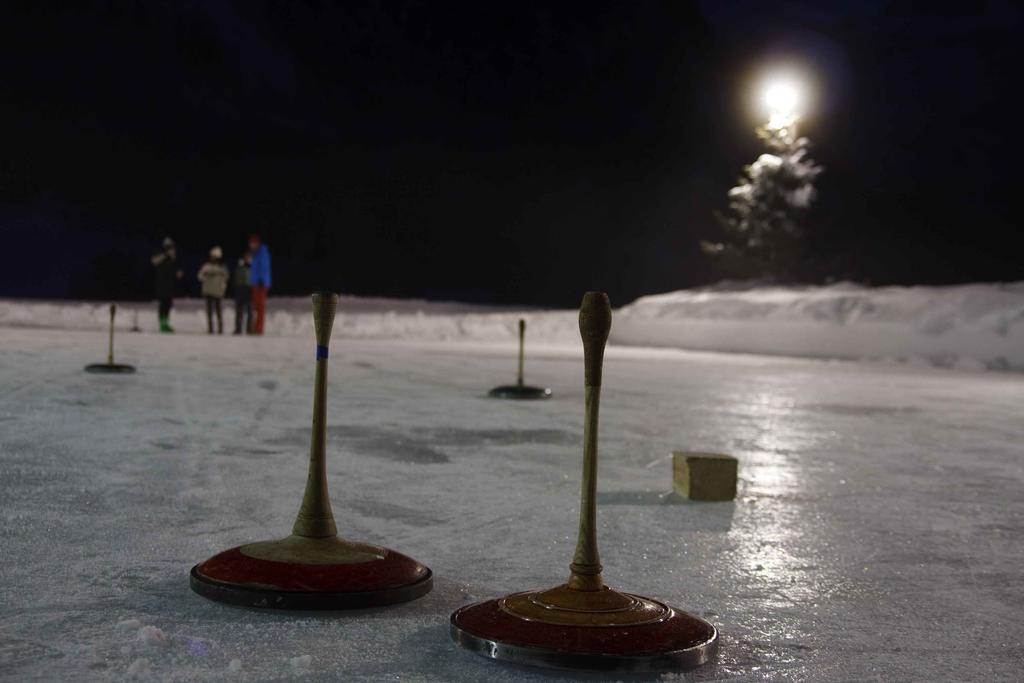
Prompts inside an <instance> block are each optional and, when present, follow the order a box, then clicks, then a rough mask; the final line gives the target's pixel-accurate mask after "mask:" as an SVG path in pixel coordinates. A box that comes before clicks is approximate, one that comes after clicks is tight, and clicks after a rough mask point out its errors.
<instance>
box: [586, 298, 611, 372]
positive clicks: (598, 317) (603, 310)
mask: <svg viewBox="0 0 1024 683" xmlns="http://www.w3.org/2000/svg"><path fill="white" fill-rule="evenodd" d="M611 329H612V306H611V303H609V301H608V295H607V294H605V293H604V292H587V293H586V294H584V295H583V303H581V304H580V336H581V337H583V373H584V385H586V386H588V387H599V386H601V367H602V366H603V365H604V346H605V344H606V343H608V332H609V331H610V330H611Z"/></svg>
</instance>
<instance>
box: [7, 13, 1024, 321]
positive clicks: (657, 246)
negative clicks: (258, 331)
mask: <svg viewBox="0 0 1024 683" xmlns="http://www.w3.org/2000/svg"><path fill="white" fill-rule="evenodd" d="M937 6H939V5H938V4H935V3H917V2H915V3H911V2H906V1H899V0H897V1H894V2H879V1H876V2H866V3H849V2H847V3H841V2H786V3H769V2H754V1H752V0H751V1H749V2H724V1H723V2H716V1H714V0H705V1H704V2H686V1H678V2H672V1H666V2H654V1H651V2H635V3H634V2H602V1H593V2H589V3H579V4H576V3H568V2H546V3H540V2H523V1H519V2H505V3H503V2H493V3H491V2H472V3H470V2H466V3H446V2H428V1H426V0H407V1H405V2H366V3H357V2H345V1H343V0H277V1H270V0H160V1H157V0H153V1H149V2H146V1H141V0H139V1H135V2H132V1H128V0H108V1H106V2H99V1H93V2H89V1H86V0H77V1H69V2H46V1H41V0H26V1H23V2H12V1H10V0H8V1H7V2H4V3H3V8H2V9H0V60H2V62H0V63H2V64H3V78H2V79H0V126H2V134H3V138H2V140H3V145H2V147H0V233H2V236H3V242H2V244H3V247H2V249H0V295H2V296H45V297H89V298H108V297H121V298H148V297H149V296H150V291H149V289H148V287H149V279H148V278H149V277H150V274H149V268H148V265H147V257H148V255H149V253H150V251H151V250H152V249H153V248H154V247H155V245H156V243H157V242H158V241H159V240H160V238H162V237H163V236H164V235H165V234H171V235H173V236H174V237H175V238H176V239H177V240H178V242H179V244H180V245H181V249H182V252H183V257H184V261H185V265H186V267H187V269H194V268H196V267H198V265H199V261H200V259H201V257H202V256H203V254H205V252H206V250H208V249H209V247H210V246H211V245H213V244H215V243H219V244H221V245H223V246H224V247H225V249H226V251H227V253H228V254H229V256H235V255H237V253H238V250H239V248H240V247H241V245H242V243H243V240H244V237H245V235H247V234H248V233H249V232H252V231H259V232H261V233H262V234H263V235H265V237H266V240H267V242H268V243H269V245H270V247H271V250H272V252H273V254H274V259H275V280H276V283H275V285H276V287H275V291H276V293H278V294H300V293H304V292H308V291H310V290H312V289H314V288H316V287H322V286H327V287H331V288H334V289H337V290H341V291H345V292H352V293H357V294H378V295H394V296H428V297H434V298H454V299H463V300H477V301H488V302H495V303H524V304H540V305H573V304H575V303H576V302H577V301H578V298H579V293H580V292H582V291H584V290H586V289H594V288H598V289H604V290H606V291H609V292H610V294H611V295H612V298H613V301H615V302H616V303H625V302H626V301H627V300H629V299H632V298H634V297H636V296H638V295H641V294H644V293H650V292H656V291H665V290H670V289H676V288H680V287H686V286H694V285H700V284H706V283H709V282H712V281H714V280H715V279H716V278H717V276H718V273H717V272H716V270H715V265H714V264H713V263H711V262H709V261H708V260H707V258H706V257H705V256H703V255H702V254H701V253H700V251H699V248H698V241H699V240H700V239H704V238H714V237H715V236H716V232H717V230H718V228H717V227H716V223H715V220H714V218H713V215H712V212H713V210H715V209H721V208H723V207H724V205H725V193H726V191H727V190H728V188H729V187H730V186H731V185H732V184H733V183H734V181H735V179H736V177H737V176H738V174H739V172H740V170H741V168H742V166H743V165H744V164H746V163H749V162H751V161H753V159H754V158H755V157H756V155H757V154H758V153H759V152H760V150H759V147H758V144H757V141H756V138H755V137H754V135H753V126H754V124H755V123H756V120H755V118H754V117H753V115H752V114H751V112H750V108H749V106H748V100H749V96H748V93H747V90H748V89H749V87H750V83H751V79H752V77H753V76H755V75H756V74H757V72H758V70H759V68H760V67H761V66H763V65H764V64H767V63H775V62H779V61H785V62H796V63H799V64H801V65H802V66H803V68H804V70H805V71H807V72H808V73H809V74H811V75H812V76H813V79H814V82H815V84H816V88H815V97H814V103H813V107H812V109H811V111H810V112H809V116H808V120H807V123H806V127H805V131H806V132H807V133H808V135H809V136H810V137H811V139H812V141H813V143H814V147H813V155H814V157H815V158H816V159H817V160H818V161H820V162H821V163H822V164H823V165H824V166H825V168H826V171H825V174H824V175H823V176H822V177H821V180H820V182H819V189H820V192H821V196H820V201H819V203H818V205H817V206H816V208H815V210H814V212H813V214H812V221H811V225H812V227H813V230H812V235H811V238H810V245H811V247H812V249H813V251H814V253H815V254H816V256H817V258H818V259H819V261H820V262H821V263H823V264H826V269H825V271H824V272H827V273H828V274H831V275H832V276H835V277H851V278H856V279H860V280H862V281H868V282H872V283H875V284H883V283H915V282H928V283H954V282H963V281H969V280H1012V279H1024V230H1022V228H1021V225H1022V221H1021V218H1020V210H1019V208H1018V207H1019V206H1020V205H1021V202H1020V189H1019V186H1020V183H1021V181H1020V177H1021V172H1020V170H1019V169H1020V165H1021V163H1022V158H1024V157H1022V152H1024V150H1022V145H1021V140H1020V138H1021V130H1020V128H1021V125H1020V119H1021V116H1020V105H1019V99H1020V97H1019V94H1018V91H1019V89H1020V84H1019V81H1020V73H1021V71H1020V67H1021V61H1022V60H1021V46H1020V44H1021V35H1022V28H1024V22H1022V12H1021V10H1020V9H1018V8H1017V7H1016V6H1015V5H1014V4H1013V3H1010V2H971V3H958V4H957V7H958V9H957V10H956V11H954V12H949V11H946V10H943V12H942V13H937V12H935V11H934V10H933V12H926V11H925V10H924V9H922V8H926V7H937ZM193 281H194V278H193V277H192V274H191V273H190V274H189V277H188V278H186V282H188V283H192V282H193ZM191 293H192V294H194V293H195V292H191Z"/></svg>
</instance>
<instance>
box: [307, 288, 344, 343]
mask: <svg viewBox="0 0 1024 683" xmlns="http://www.w3.org/2000/svg"><path fill="white" fill-rule="evenodd" d="M337 310H338V295H337V294H333V293H331V292H316V293H315V294H314V295H313V330H314V332H315V333H316V343H317V346H328V345H329V344H330V343H331V330H332V329H333V328H334V314H335V312H336V311H337Z"/></svg>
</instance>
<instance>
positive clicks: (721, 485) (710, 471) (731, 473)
mask: <svg viewBox="0 0 1024 683" xmlns="http://www.w3.org/2000/svg"><path fill="white" fill-rule="evenodd" d="M736 465H737V461H736V458H734V457H732V456H730V455H720V454H718V453H691V452H689V451H673V452H672V488H673V490H674V491H675V492H676V493H677V494H679V495H680V496H683V497H685V498H689V499H690V500H732V499H733V498H735V497H736Z"/></svg>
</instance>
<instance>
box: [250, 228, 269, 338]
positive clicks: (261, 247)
mask: <svg viewBox="0 0 1024 683" xmlns="http://www.w3.org/2000/svg"><path fill="white" fill-rule="evenodd" d="M249 252H250V253H251V254H252V265H251V266H250V267H249V285H250V286H251V287H252V313H253V323H252V333H253V334H263V324H264V321H265V319H266V315H267V292H268V291H269V290H270V250H269V249H267V245H265V244H263V242H262V240H260V236H259V235H257V234H252V235H250V236H249Z"/></svg>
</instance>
